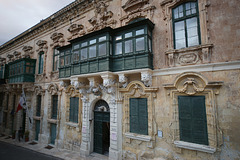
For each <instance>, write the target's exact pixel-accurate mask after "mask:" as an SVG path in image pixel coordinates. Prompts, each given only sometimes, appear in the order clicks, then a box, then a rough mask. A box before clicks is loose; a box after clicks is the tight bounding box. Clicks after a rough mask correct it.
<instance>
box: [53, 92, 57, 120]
mask: <svg viewBox="0 0 240 160" xmlns="http://www.w3.org/2000/svg"><path fill="white" fill-rule="evenodd" d="M57 109H58V96H57V95H53V96H52V119H57Z"/></svg>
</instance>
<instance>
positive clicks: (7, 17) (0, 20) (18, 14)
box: [0, 0, 74, 45]
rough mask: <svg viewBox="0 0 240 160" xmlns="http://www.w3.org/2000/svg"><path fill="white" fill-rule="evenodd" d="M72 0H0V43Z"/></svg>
mask: <svg viewBox="0 0 240 160" xmlns="http://www.w3.org/2000/svg"><path fill="white" fill-rule="evenodd" d="M73 1H74V0H0V45H2V44H4V43H5V42H7V41H9V40H11V39H12V38H14V37H16V36H17V35H19V34H21V33H22V32H24V31H26V30H27V29H29V28H30V27H32V26H34V25H36V24H37V23H39V22H40V20H42V19H45V18H47V17H49V16H50V15H52V14H53V13H55V12H57V11H58V10H60V9H61V8H63V7H65V6H66V5H68V4H70V3H71V2H73Z"/></svg>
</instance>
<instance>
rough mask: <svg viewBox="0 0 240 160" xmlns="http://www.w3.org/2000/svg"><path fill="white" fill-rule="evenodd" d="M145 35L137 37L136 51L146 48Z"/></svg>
mask: <svg viewBox="0 0 240 160" xmlns="http://www.w3.org/2000/svg"><path fill="white" fill-rule="evenodd" d="M144 39H145V38H144V37H141V38H136V51H142V50H144V49H145V43H144Z"/></svg>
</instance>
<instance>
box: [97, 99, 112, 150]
mask: <svg viewBox="0 0 240 160" xmlns="http://www.w3.org/2000/svg"><path fill="white" fill-rule="evenodd" d="M104 108H105V109H104ZM109 146H110V112H109V107H108V104H107V103H106V102H105V101H103V100H100V101H98V102H97V103H96V105H95V110H94V152H96V153H100V154H104V153H105V152H108V151H109Z"/></svg>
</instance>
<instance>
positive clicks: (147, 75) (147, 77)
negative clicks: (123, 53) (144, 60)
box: [141, 71, 152, 87]
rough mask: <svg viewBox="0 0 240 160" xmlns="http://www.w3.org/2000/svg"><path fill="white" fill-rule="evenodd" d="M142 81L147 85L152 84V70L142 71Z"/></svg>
mask: <svg viewBox="0 0 240 160" xmlns="http://www.w3.org/2000/svg"><path fill="white" fill-rule="evenodd" d="M141 81H142V82H143V83H144V85H145V86H146V87H150V86H152V72H151V71H145V72H141Z"/></svg>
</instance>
